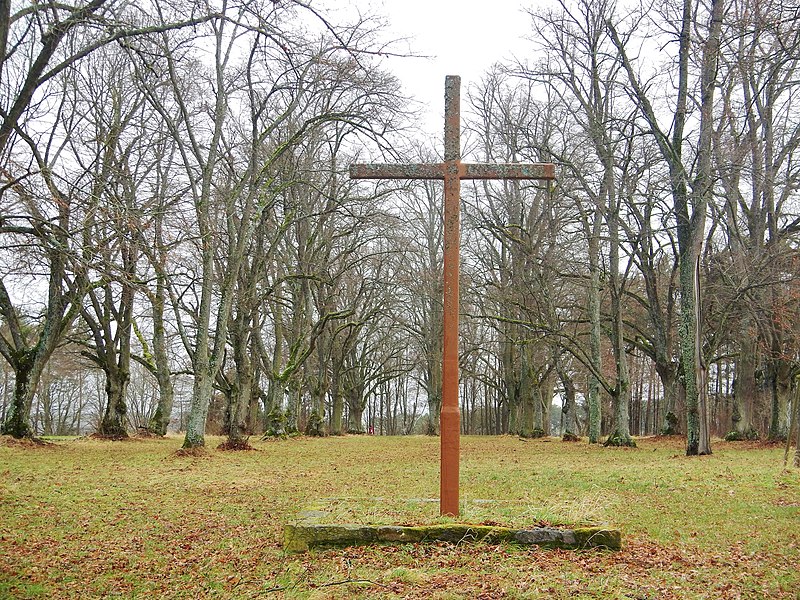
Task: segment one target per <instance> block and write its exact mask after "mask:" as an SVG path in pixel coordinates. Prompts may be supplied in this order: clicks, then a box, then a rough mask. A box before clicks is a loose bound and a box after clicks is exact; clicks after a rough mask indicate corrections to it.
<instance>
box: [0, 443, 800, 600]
mask: <svg viewBox="0 0 800 600" xmlns="http://www.w3.org/2000/svg"><path fill="white" fill-rule="evenodd" d="M181 441H182V439H181V438H178V437H171V438H167V439H145V440H135V439H134V440H131V441H104V440H93V439H79V440H58V441H56V442H55V443H53V444H51V445H47V446H41V445H33V444H28V443H24V442H23V443H18V442H13V441H12V440H9V439H8V438H4V439H3V440H2V441H0V514H1V515H2V518H0V598H4V597H12V598H52V597H61V598H96V597H108V596H121V597H126V598H152V597H164V598H197V597H200V598H204V597H207V598H263V597H278V598H353V597H356V598H357V597H363V598H370V597H384V598H462V597H463V598H539V597H542V598H630V599H634V598H636V599H643V598H660V599H661V598H667V599H668V598H715V599H716V598H765V597H769V598H790V599H796V598H797V590H799V589H800V570H798V564H800V560H799V559H800V527H798V526H797V524H798V522H800V471H798V470H797V469H794V470H789V471H784V470H783V469H782V458H783V451H782V449H781V448H779V447H777V446H767V445H760V444H757V443H752V442H744V443H727V442H721V441H718V440H715V441H714V445H713V449H714V454H713V455H712V456H706V457H691V458H689V457H686V456H684V451H683V442H682V441H680V440H678V439H673V438H666V439H637V443H638V446H639V447H638V448H602V447H600V446H589V445H588V444H587V443H586V442H585V440H584V441H582V442H580V443H569V444H567V443H563V442H561V441H560V440H557V439H547V438H545V439H540V440H529V441H524V440H520V439H518V438H515V437H510V436H506V437H467V438H464V439H463V440H462V468H461V479H462V498H464V499H465V500H470V499H488V500H496V501H497V503H496V504H495V506H497V507H498V508H497V511H496V514H497V515H498V516H497V519H496V520H497V521H498V522H500V523H502V524H506V523H508V524H512V525H518V524H519V525H524V524H541V523H552V524H558V523H573V524H580V523H598V524H607V525H611V526H614V527H618V528H620V529H621V530H622V531H623V549H622V551H620V552H603V551H583V552H574V551H559V550H543V549H539V548H519V547H515V546H510V545H498V546H492V545H485V544H462V545H457V546H453V545H449V544H443V543H441V544H423V545H414V544H406V545H401V546H373V547H361V548H345V549H341V548H339V549H326V550H318V551H312V552H309V553H307V554H302V555H288V554H285V553H284V552H283V549H282V547H281V532H282V527H283V525H284V523H286V522H287V521H289V520H291V519H293V518H294V516H295V515H296V512H297V510H298V509H299V508H301V507H303V506H305V505H308V504H310V503H313V502H314V500H316V499H318V498H330V497H336V498H347V499H348V500H347V501H346V502H345V503H343V505H342V506H343V507H344V508H343V510H346V511H347V512H348V514H347V515H343V518H344V516H347V518H350V517H352V518H357V517H361V516H362V515H359V513H360V512H363V513H365V514H364V515H363V517H364V519H365V520H377V521H381V520H390V521H406V522H427V521H431V522H435V521H436V519H437V517H436V515H435V505H434V509H432V512H431V513H430V514H428V513H420V512H412V513H409V514H405V513H404V512H403V511H404V510H406V509H405V508H404V507H405V506H406V505H405V504H403V503H402V502H400V501H395V500H393V499H395V498H430V497H435V496H436V495H437V493H438V462H437V461H438V439H436V438H429V437H402V438H401V437H397V438H379V437H373V436H352V437H343V438H314V439H311V438H296V439H289V440H274V441H266V442H256V443H254V446H255V448H256V450H255V451H248V452H221V451H217V450H214V449H213V448H214V447H215V446H216V445H217V444H219V443H220V442H221V441H222V439H213V438H212V439H209V447H210V448H211V449H210V450H209V452H208V454H207V455H206V456H201V457H197V456H179V455H177V454H176V451H177V450H178V449H179V447H180V444H181ZM375 497H381V498H386V499H392V500H387V501H385V502H378V503H376V502H374V501H373V500H370V499H372V498H375ZM470 510H472V509H470ZM470 510H468V511H466V512H467V514H465V515H464V518H465V519H467V520H474V521H481V522H484V521H490V520H491V519H490V518H488V517H489V515H488V514H486V513H485V512H482V513H480V514H477V513H471V512H470ZM481 510H482V511H485V509H481Z"/></svg>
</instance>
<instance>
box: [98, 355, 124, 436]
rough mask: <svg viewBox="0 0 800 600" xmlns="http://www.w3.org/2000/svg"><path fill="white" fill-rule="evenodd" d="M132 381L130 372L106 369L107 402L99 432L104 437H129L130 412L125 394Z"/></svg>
mask: <svg viewBox="0 0 800 600" xmlns="http://www.w3.org/2000/svg"><path fill="white" fill-rule="evenodd" d="M129 381H130V372H128V371H124V370H119V371H116V372H110V371H106V398H107V400H108V402H107V403H106V410H105V414H104V415H103V420H102V421H100V427H99V428H98V430H97V433H98V434H100V435H101V436H103V437H107V438H111V439H123V438H127V437H128V427H127V423H126V422H125V418H126V415H127V413H128V405H127V403H126V401H125V394H126V391H127V389H128V382H129Z"/></svg>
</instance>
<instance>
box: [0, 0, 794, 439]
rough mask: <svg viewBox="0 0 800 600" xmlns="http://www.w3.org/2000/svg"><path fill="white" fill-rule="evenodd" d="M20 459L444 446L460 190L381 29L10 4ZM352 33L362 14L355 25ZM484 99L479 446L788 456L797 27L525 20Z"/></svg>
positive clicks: (489, 78) (467, 293)
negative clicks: (449, 211) (138, 444)
mask: <svg viewBox="0 0 800 600" xmlns="http://www.w3.org/2000/svg"><path fill="white" fill-rule="evenodd" d="M0 9H1V10H0V54H1V55H2V65H1V67H0V68H1V69H2V70H0V83H1V85H0V111H2V117H3V123H2V125H1V126H0V161H2V162H0V165H2V169H1V170H0V247H2V249H3V250H2V253H0V275H1V276H2V279H0V354H2V356H3V358H4V359H5V361H4V363H3V364H2V367H1V368H0V411H2V412H1V414H0V418H1V419H2V431H3V433H6V434H10V435H13V436H16V437H24V436H30V435H36V434H76V433H85V432H87V431H94V432H96V433H97V434H98V435H102V436H107V437H112V438H120V437H126V436H128V435H129V434H131V433H133V432H134V431H135V430H141V431H148V432H150V433H151V434H154V435H164V434H165V433H166V431H167V428H168V427H169V426H170V424H172V427H173V428H178V429H180V430H181V431H183V432H185V442H184V446H185V447H187V448H194V447H199V446H203V445H204V444H205V435H206V433H215V434H222V435H225V436H227V441H226V443H225V445H226V447H229V448H237V447H246V445H247V440H248V437H249V436H251V435H255V434H258V435H261V434H266V435H289V434H292V433H295V432H301V433H305V434H308V435H341V434H344V433H346V432H353V433H364V432H369V433H375V434H389V435H393V434H409V433H428V434H436V433H437V427H438V414H439V410H440V405H441V383H442V381H441V380H442V377H441V352H442V347H441V344H442V343H441V329H442V315H441V312H442V305H441V304H442V298H441V296H442V282H441V270H442V247H443V244H442V231H441V219H442V190H441V189H440V184H439V183H436V182H414V183H408V184H406V183H399V184H398V183H397V182H374V183H369V184H367V183H358V184H356V183H355V182H352V181H350V179H349V177H348V176H347V167H348V166H349V164H351V163H352V162H355V161H362V162H363V161H365V160H367V159H375V160H380V161H381V162H391V161H398V162H420V161H421V162H434V161H438V160H439V158H438V155H439V153H440V151H441V149H440V148H439V147H438V146H437V145H436V143H434V144H432V145H431V144H428V143H426V142H420V141H419V138H418V137H417V136H415V135H414V118H413V110H411V109H410V108H409V107H410V106H411V105H410V104H409V99H408V98H406V97H404V94H403V91H402V89H401V88H400V86H399V83H398V82H397V80H396V79H395V78H394V77H393V76H392V75H391V73H389V72H388V71H387V70H386V68H385V67H384V57H385V56H386V55H387V54H391V53H392V52H393V48H394V45H393V44H392V43H391V42H390V41H389V40H387V39H386V34H385V32H384V31H383V29H382V23H381V21H380V19H378V18H375V17H371V16H363V15H355V14H354V15H352V18H351V19H350V20H347V19H348V17H347V16H346V15H344V13H334V12H330V13H329V12H326V10H325V8H324V7H321V6H319V5H318V4H317V3H305V2H300V1H299V0H281V1H279V2H275V1H273V0H263V1H259V0H256V1H254V2H253V1H248V2H225V3H222V4H219V5H216V4H212V3H204V2H201V1H195V2H178V3H171V2H169V1H166V0H150V1H149V2H145V3H144V4H141V3H139V4H136V5H131V4H129V3H126V2H120V1H116V0H93V1H89V2H83V3H78V4H76V5H69V4H64V3H56V2H39V3H35V4H29V3H24V2H15V1H9V2H3V3H0ZM334 14H339V16H337V17H335V18H334V17H333V16H331V15H334ZM528 16H529V18H530V24H531V39H532V40H533V41H532V42H531V44H530V52H529V53H528V59H527V60H516V61H508V62H505V63H501V64H497V65H495V67H493V68H492V69H491V70H490V71H489V72H487V73H486V74H485V75H484V76H483V77H482V79H481V81H479V82H477V83H473V84H472V85H470V86H469V89H468V90H467V93H466V94H465V97H466V100H465V106H464V108H463V113H464V114H465V115H466V117H465V123H466V125H465V128H464V131H463V132H462V135H463V138H464V147H465V148H466V149H467V152H468V155H469V159H470V160H474V161H479V162H495V161H502V162H514V161H520V162H521V161H525V162H531V161H533V162H555V163H556V164H557V174H558V179H557V181H556V183H555V184H553V185H550V186H545V185H544V184H541V183H521V182H511V181H506V182H502V181H501V182H484V183H480V184H475V185H464V187H463V188H462V203H463V215H464V216H463V232H462V237H463V247H462V260H463V266H462V279H463V281H462V286H463V287H462V289H463V290H464V292H463V293H462V304H461V313H462V325H461V350H460V362H461V388H460V397H461V409H462V431H463V432H464V433H465V434H504V433H511V434H515V435H521V436H525V437H536V436H545V435H560V436H563V437H564V439H567V440H569V439H577V438H578V437H579V436H586V437H588V439H589V441H590V442H592V443H598V442H605V443H606V444H608V445H633V444H634V443H635V442H634V441H633V436H637V435H653V434H667V435H683V436H685V437H686V441H687V453H688V454H706V453H710V452H711V442H710V440H711V437H712V436H727V437H728V439H731V440H734V439H755V438H759V437H761V438H769V439H773V440H781V439H783V440H785V439H787V437H788V436H790V435H791V431H790V429H791V427H790V424H791V416H792V410H793V409H794V410H795V411H797V410H799V409H800V408H799V407H800V402H798V401H797V394H798V377H799V376H800V314H798V313H799V312H800V280H799V279H798V276H800V255H798V244H799V242H800V195H799V193H798V189H800V161H799V160H798V158H797V156H798V155H797V149H798V144H800V97H798V94H800V72H799V71H798V66H800V28H798V26H797V22H798V17H800V15H799V14H798V9H797V8H791V7H788V6H787V5H786V4H784V3H781V2H772V1H769V0H768V1H767V2H753V1H751V0H744V1H743V2H740V3H733V2H725V1H724V0H709V2H706V3H703V2H701V3H695V2H689V1H688V0H685V1H682V2H681V1H678V0H676V1H674V2H667V3H658V4H654V5H652V6H651V5H641V6H639V7H638V8H636V9H630V8H626V9H625V10H624V11H623V10H622V9H621V8H618V7H617V5H616V4H615V3H612V2H605V1H601V2H589V1H588V0H575V1H569V2H568V1H566V0H556V1H554V2H551V3H550V4H549V5H547V6H546V7H544V8H537V9H531V10H529V11H528Z"/></svg>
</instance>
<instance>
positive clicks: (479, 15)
mask: <svg viewBox="0 0 800 600" xmlns="http://www.w3.org/2000/svg"><path fill="white" fill-rule="evenodd" d="M350 3H351V4H352V5H353V6H354V7H355V8H357V9H358V10H360V11H361V12H362V13H363V14H373V15H376V16H383V17H385V18H386V20H387V21H388V26H389V29H388V32H387V33H389V35H390V36H391V37H396V38H407V39H408V50H409V51H410V52H411V53H413V54H416V55H424V56H428V57H430V58H397V59H390V61H389V65H390V67H391V69H392V71H393V72H394V73H395V74H396V75H397V77H398V78H399V79H400V81H401V82H402V83H403V86H404V87H405V88H406V90H407V91H408V93H410V94H412V95H413V96H414V97H415V98H416V99H418V100H419V101H420V102H422V103H423V104H424V106H423V111H422V112H421V113H420V126H421V127H423V128H424V130H425V131H426V132H428V133H431V134H439V133H441V130H442V127H443V124H442V118H443V112H444V100H443V97H444V78H445V76H446V75H460V76H461V86H462V95H463V94H464V93H465V91H466V90H467V88H468V86H469V85H471V84H473V83H477V82H478V81H479V80H480V77H481V75H482V74H483V73H484V72H485V71H486V70H487V69H488V68H489V67H490V66H491V65H492V64H494V63H496V62H498V61H501V60H503V59H508V58H510V57H512V56H520V54H521V53H522V52H524V51H525V49H526V48H528V49H529V48H530V47H531V44H530V43H529V42H526V41H525V40H524V39H523V37H524V36H525V35H527V34H528V33H529V32H530V26H529V25H530V18H529V17H528V15H527V14H526V13H525V11H524V8H525V7H527V6H529V4H528V3H526V2H520V1H519V0H494V1H492V2H471V1H469V0H467V1H463V0H350ZM397 48H398V49H404V48H405V46H404V45H399V46H398V47H397Z"/></svg>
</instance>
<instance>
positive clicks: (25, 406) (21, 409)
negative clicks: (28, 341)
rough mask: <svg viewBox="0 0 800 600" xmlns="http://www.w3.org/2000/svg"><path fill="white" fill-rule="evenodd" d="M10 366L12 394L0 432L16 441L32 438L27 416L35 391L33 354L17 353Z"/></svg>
mask: <svg viewBox="0 0 800 600" xmlns="http://www.w3.org/2000/svg"><path fill="white" fill-rule="evenodd" d="M14 359H15V360H14V362H12V363H11V366H12V367H13V368H14V394H13V396H12V397H11V404H10V405H9V406H8V410H7V412H6V418H5V420H4V421H3V423H2V429H1V430H0V432H1V433H2V434H3V435H10V436H12V437H14V438H17V439H22V438H26V437H32V435H33V431H32V429H31V426H30V423H29V415H30V411H31V404H32V402H33V395H34V393H35V391H36V374H35V371H34V368H33V367H34V360H35V358H34V352H24V351H23V352H17V353H16V355H15V356H14Z"/></svg>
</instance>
